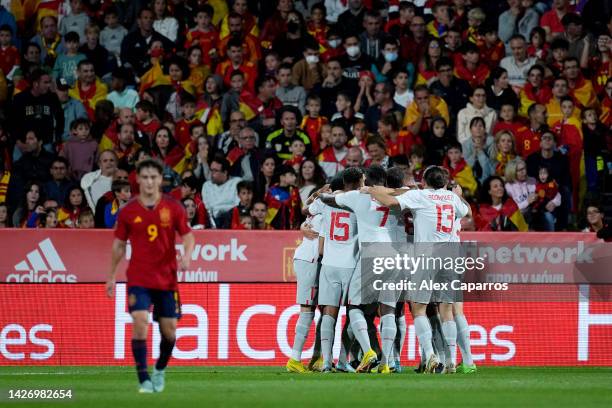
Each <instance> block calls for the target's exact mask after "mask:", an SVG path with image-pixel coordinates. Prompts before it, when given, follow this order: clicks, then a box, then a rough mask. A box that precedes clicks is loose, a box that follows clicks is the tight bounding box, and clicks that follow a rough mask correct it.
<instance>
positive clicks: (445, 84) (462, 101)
mask: <svg viewBox="0 0 612 408" xmlns="http://www.w3.org/2000/svg"><path fill="white" fill-rule="evenodd" d="M436 72H437V75H436V76H437V79H436V80H435V81H434V82H432V84H431V86H430V89H431V92H432V93H433V94H434V95H436V96H438V97H440V98H442V99H444V101H445V102H446V104H447V105H448V109H449V111H450V112H449V113H450V120H451V121H450V123H449V124H448V125H449V126H450V127H452V128H455V127H456V125H455V124H456V123H457V114H458V113H459V111H460V110H461V109H463V108H464V107H465V105H466V104H467V103H468V98H469V96H470V94H471V93H472V89H471V87H470V84H468V83H467V81H464V80H463V79H459V78H457V77H456V76H454V75H453V62H452V60H451V59H450V58H446V57H442V58H440V59H439V60H438V62H437V63H436Z"/></svg>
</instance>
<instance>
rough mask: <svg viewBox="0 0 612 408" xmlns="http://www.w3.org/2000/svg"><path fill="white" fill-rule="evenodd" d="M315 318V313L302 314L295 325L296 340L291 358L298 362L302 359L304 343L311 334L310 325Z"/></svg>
mask: <svg viewBox="0 0 612 408" xmlns="http://www.w3.org/2000/svg"><path fill="white" fill-rule="evenodd" d="M313 318H314V312H300V317H298V321H297V323H296V325H295V339H294V340H293V348H292V349H291V358H292V359H294V360H297V361H300V360H301V359H302V350H303V349H304V343H306V339H307V338H308V332H310V325H311V324H312V319H313Z"/></svg>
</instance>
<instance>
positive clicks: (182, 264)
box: [178, 255, 191, 271]
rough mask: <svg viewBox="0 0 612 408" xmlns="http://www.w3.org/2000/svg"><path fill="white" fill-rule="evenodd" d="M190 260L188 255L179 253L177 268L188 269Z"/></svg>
mask: <svg viewBox="0 0 612 408" xmlns="http://www.w3.org/2000/svg"><path fill="white" fill-rule="evenodd" d="M190 261H191V259H190V258H189V256H187V255H179V256H178V264H179V269H180V270H181V271H186V270H188V269H189V263H190Z"/></svg>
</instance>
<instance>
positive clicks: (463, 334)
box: [453, 302, 476, 374]
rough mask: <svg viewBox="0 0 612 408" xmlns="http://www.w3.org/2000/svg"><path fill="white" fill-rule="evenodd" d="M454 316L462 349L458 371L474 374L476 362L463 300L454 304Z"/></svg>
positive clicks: (458, 340)
mask: <svg viewBox="0 0 612 408" xmlns="http://www.w3.org/2000/svg"><path fill="white" fill-rule="evenodd" d="M453 316H454V318H455V324H456V325H457V344H458V345H459V349H460V350H461V360H462V362H461V364H459V365H458V366H457V372H460V373H465V374H473V373H475V372H476V364H474V359H473V358H472V347H471V346H470V325H469V324H468V322H467V319H466V318H465V315H464V314H463V302H456V303H454V304H453Z"/></svg>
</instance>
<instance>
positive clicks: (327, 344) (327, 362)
mask: <svg viewBox="0 0 612 408" xmlns="http://www.w3.org/2000/svg"><path fill="white" fill-rule="evenodd" d="M321 320H323V323H321V352H322V354H323V366H324V367H327V368H331V366H332V362H333V355H332V346H333V344H334V325H335V324H336V319H334V318H333V317H331V316H330V315H326V314H324V315H323V317H322V318H321Z"/></svg>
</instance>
